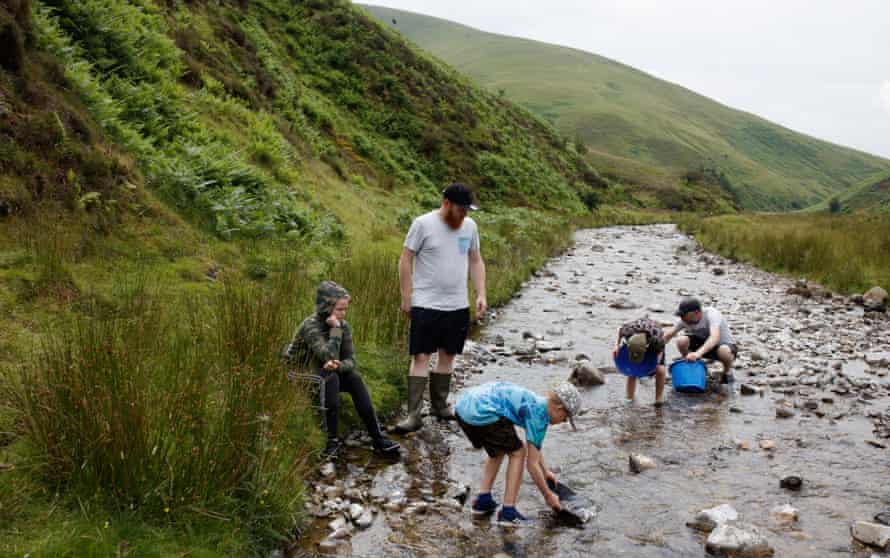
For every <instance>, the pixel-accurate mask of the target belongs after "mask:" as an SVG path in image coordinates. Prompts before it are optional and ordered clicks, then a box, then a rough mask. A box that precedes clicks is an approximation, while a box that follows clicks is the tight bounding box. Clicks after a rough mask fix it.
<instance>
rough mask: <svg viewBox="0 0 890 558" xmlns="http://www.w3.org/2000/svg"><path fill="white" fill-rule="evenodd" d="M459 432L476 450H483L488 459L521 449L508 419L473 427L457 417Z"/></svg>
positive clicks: (519, 441) (514, 429)
mask: <svg viewBox="0 0 890 558" xmlns="http://www.w3.org/2000/svg"><path fill="white" fill-rule="evenodd" d="M457 423H458V424H459V425H460V428H461V430H463V431H464V434H466V435H467V438H469V439H470V442H471V443H472V444H473V447H474V448H476V449H479V448H485V453H487V454H488V456H489V457H499V456H501V455H504V454H506V453H513V452H514V451H516V450H518V449H519V448H521V447H522V440H520V439H519V436H517V435H516V428H515V427H514V426H513V423H512V422H510V421H509V420H508V419H505V418H503V417H501V418H500V419H498V421H497V422H493V423H491V424H486V425H485V426H473V425H472V424H467V423H465V422H464V421H463V419H461V418H460V416H458V417H457Z"/></svg>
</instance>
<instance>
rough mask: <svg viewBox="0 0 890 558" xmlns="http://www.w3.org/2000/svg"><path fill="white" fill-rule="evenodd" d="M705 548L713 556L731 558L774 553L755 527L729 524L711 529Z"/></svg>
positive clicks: (763, 556)
mask: <svg viewBox="0 0 890 558" xmlns="http://www.w3.org/2000/svg"><path fill="white" fill-rule="evenodd" d="M705 550H706V551H707V552H708V553H709V554H712V555H714V556H726V557H733V558H766V557H768V556H772V555H773V554H774V553H775V551H774V550H773V548H772V547H771V546H770V545H769V541H767V539H766V537H765V536H763V535H762V534H761V533H760V531H759V530H758V529H757V528H756V527H754V526H750V525H749V526H736V525H729V524H723V525H718V526H717V528H715V529H714V530H713V531H711V534H710V535H708V541H707V543H705Z"/></svg>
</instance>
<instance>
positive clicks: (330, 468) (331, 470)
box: [318, 461, 337, 481]
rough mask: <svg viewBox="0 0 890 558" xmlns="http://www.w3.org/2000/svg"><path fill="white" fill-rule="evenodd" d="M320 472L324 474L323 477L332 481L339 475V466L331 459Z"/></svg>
mask: <svg viewBox="0 0 890 558" xmlns="http://www.w3.org/2000/svg"><path fill="white" fill-rule="evenodd" d="M318 473H319V474H320V475H321V476H322V478H324V479H325V480H328V481H330V480H333V479H335V478H336V477H337V468H336V467H334V464H333V463H331V462H330V461H329V462H327V463H325V464H324V465H322V466H321V467H320V468H319V469H318Z"/></svg>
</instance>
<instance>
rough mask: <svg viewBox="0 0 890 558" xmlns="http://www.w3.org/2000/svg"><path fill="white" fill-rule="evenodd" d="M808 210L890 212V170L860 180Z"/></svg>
mask: <svg viewBox="0 0 890 558" xmlns="http://www.w3.org/2000/svg"><path fill="white" fill-rule="evenodd" d="M807 211H834V212H851V211H882V212H890V172H885V173H881V174H878V175H875V176H872V177H870V178H867V179H865V180H862V181H861V182H859V184H856V185H854V186H852V187H851V188H849V189H847V190H844V191H843V192H841V193H840V194H837V195H835V196H832V197H831V198H829V199H827V200H825V201H822V202H820V203H818V204H816V205H814V206H811V207H808V208H807Z"/></svg>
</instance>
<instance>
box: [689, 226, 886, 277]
mask: <svg viewBox="0 0 890 558" xmlns="http://www.w3.org/2000/svg"><path fill="white" fill-rule="evenodd" d="M681 226H682V228H683V229H684V230H685V231H686V232H688V233H690V234H693V235H694V236H695V238H696V239H697V240H698V241H699V242H700V243H701V244H702V246H704V248H705V249H707V250H712V251H714V252H718V253H720V254H723V255H725V256H728V257H731V258H736V259H739V260H743V261H748V262H751V263H753V264H755V265H757V266H759V267H763V268H765V269H768V270H771V271H778V272H782V273H786V274H790V275H797V276H804V277H808V278H810V279H813V280H816V281H818V282H820V283H822V284H824V285H826V286H828V287H831V288H833V289H836V290H838V291H841V292H846V293H853V292H862V291H863V290H866V289H869V288H871V287H873V286H875V285H881V286H882V287H884V288H885V289H887V288H890V261H888V259H887V254H890V222H888V221H887V219H885V218H883V217H881V216H880V215H871V216H870V215H865V214H855V215H844V216H832V215H744V216H724V217H711V218H707V219H696V218H689V219H686V220H685V221H684V222H683V223H682V225H681Z"/></svg>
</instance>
